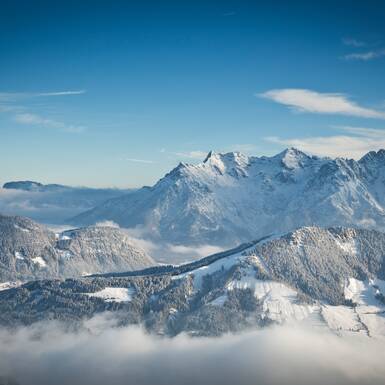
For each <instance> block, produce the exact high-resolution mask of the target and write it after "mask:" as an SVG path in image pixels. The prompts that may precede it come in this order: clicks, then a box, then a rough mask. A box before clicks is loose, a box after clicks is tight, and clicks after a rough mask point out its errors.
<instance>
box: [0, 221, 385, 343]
mask: <svg viewBox="0 0 385 385" xmlns="http://www.w3.org/2000/svg"><path fill="white" fill-rule="evenodd" d="M21 292H22V293H23V298H24V299H23V300H24V304H25V306H24V307H23V309H21V310H18V311H13V310H12V309H16V307H17V306H18V298H19V295H21ZM43 292H44V293H45V296H46V297H45V299H44V306H45V307H44V311H42V312H41V311H40V309H41V303H40V304H39V302H36V301H35V299H36V298H37V296H39V293H43ZM5 309H8V311H4V310H5ZM68 309H70V311H69V310H68ZM101 311H111V312H116V313H115V314H116V316H117V317H120V318H121V322H122V323H123V324H137V323H140V324H143V325H144V326H145V327H146V328H147V329H148V330H149V331H152V332H156V333H160V334H166V335H176V334H179V333H181V332H187V333H190V334H193V335H220V334H222V333H226V332H230V331H231V332H235V331H239V330H244V329H247V328H255V327H264V326H266V325H270V324H271V323H286V322H291V321H297V322H306V323H308V324H310V325H311V326H312V327H314V328H327V329H331V330H332V331H334V332H335V333H338V334H342V335H346V334H352V333H353V334H362V335H363V336H372V337H373V336H375V337H381V338H384V337H385V317H384V314H385V234H383V233H380V232H377V231H373V230H355V229H347V228H329V229H323V228H318V227H305V228H301V229H298V230H296V231H294V232H291V233H288V234H285V235H283V236H281V237H271V238H265V239H261V240H259V241H256V242H251V243H248V244H245V245H243V246H240V247H238V248H236V249H233V250H229V251H227V252H224V253H219V254H215V255H212V256H209V257H207V258H204V259H202V260H200V261H196V262H192V263H190V264H187V265H181V266H171V265H169V266H159V267H154V268H149V269H145V270H143V271H139V272H138V271H136V272H127V273H116V274H115V273H111V274H104V275H95V276H92V277H85V278H82V279H72V280H67V281H64V282H59V281H42V282H30V283H28V284H26V285H24V286H23V287H22V288H13V289H8V290H2V291H1V292H0V322H1V323H3V324H12V323H15V322H16V323H18V322H22V323H27V324H28V323H33V322H35V321H37V320H41V318H42V317H43V319H44V318H45V317H54V318H58V319H63V320H67V321H70V322H75V321H77V320H78V319H80V318H82V317H86V318H87V317H91V316H93V315H94V314H95V313H99V312H101Z"/></svg>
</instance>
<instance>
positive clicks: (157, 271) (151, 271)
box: [84, 235, 271, 278]
mask: <svg viewBox="0 0 385 385" xmlns="http://www.w3.org/2000/svg"><path fill="white" fill-rule="evenodd" d="M270 237H271V235H266V236H265V237H262V238H259V239H257V240H254V241H251V242H247V243H242V244H241V245H239V246H237V247H235V248H233V249H230V250H226V251H221V252H219V253H215V254H211V255H209V256H207V257H204V258H202V259H199V260H198V261H194V262H190V263H186V264H183V265H179V266H178V265H162V266H153V267H148V268H146V269H142V270H136V271H127V272H122V273H104V274H90V275H86V276H84V278H113V277H135V276H146V275H163V274H170V275H179V274H183V273H188V272H189V271H192V270H195V269H199V268H200V267H204V266H208V265H211V264H212V263H214V262H216V261H218V260H220V259H222V258H226V257H229V256H231V255H233V254H237V253H241V252H242V251H244V250H247V249H249V248H250V247H252V246H255V245H257V244H258V243H260V242H262V241H264V240H266V239H268V238H270Z"/></svg>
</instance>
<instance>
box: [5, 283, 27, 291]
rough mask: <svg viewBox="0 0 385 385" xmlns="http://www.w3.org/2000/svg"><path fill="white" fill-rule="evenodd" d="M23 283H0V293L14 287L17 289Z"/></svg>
mask: <svg viewBox="0 0 385 385" xmlns="http://www.w3.org/2000/svg"><path fill="white" fill-rule="evenodd" d="M22 284H23V283H22V282H21V281H12V282H11V281H8V282H2V283H0V291H3V290H8V289H12V288H14V287H19V286H21V285H22Z"/></svg>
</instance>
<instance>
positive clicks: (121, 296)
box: [84, 287, 135, 302]
mask: <svg viewBox="0 0 385 385" xmlns="http://www.w3.org/2000/svg"><path fill="white" fill-rule="evenodd" d="M134 292H135V290H134V289H133V288H126V287H106V288H104V289H103V290H100V291H97V292H95V293H84V294H86V295H88V296H89V297H96V298H102V299H104V301H106V302H130V301H131V300H132V295H133V294H134Z"/></svg>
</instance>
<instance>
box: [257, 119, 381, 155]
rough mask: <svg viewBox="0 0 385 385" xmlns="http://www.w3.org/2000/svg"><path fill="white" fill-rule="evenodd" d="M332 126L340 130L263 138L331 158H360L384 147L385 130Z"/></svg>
mask: <svg viewBox="0 0 385 385" xmlns="http://www.w3.org/2000/svg"><path fill="white" fill-rule="evenodd" d="M334 128H335V129H337V130H339V131H341V133H340V134H338V135H330V136H316V137H305V138H280V137H276V136H270V137H266V138H265V140H266V141H268V142H270V143H275V144H279V145H283V146H287V147H296V148H299V149H301V150H303V151H305V152H309V153H311V154H315V155H321V156H329V157H332V158H336V157H344V158H354V159H360V158H361V157H362V156H363V155H365V154H366V153H368V152H369V151H373V150H380V149H382V148H385V130H380V129H375V128H368V127H352V126H335V127H334Z"/></svg>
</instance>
